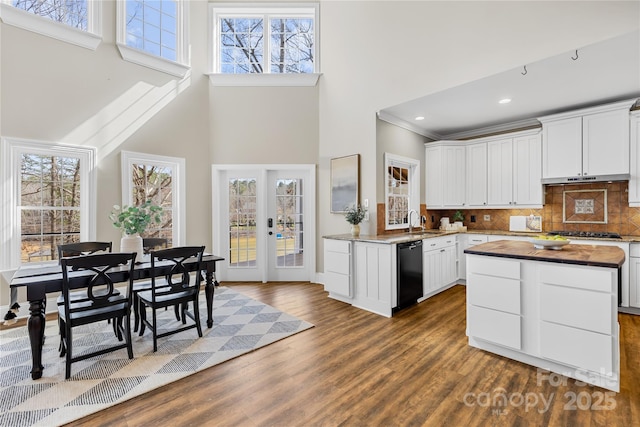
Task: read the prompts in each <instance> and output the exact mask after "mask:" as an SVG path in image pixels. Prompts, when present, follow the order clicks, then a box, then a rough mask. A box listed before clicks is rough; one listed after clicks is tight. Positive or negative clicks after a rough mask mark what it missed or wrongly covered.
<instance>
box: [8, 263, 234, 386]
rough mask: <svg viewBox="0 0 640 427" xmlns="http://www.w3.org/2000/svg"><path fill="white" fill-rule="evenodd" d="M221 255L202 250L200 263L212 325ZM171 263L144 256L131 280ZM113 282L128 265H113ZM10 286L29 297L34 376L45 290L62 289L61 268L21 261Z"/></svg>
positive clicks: (78, 278)
mask: <svg viewBox="0 0 640 427" xmlns="http://www.w3.org/2000/svg"><path fill="white" fill-rule="evenodd" d="M223 260H224V258H222V257H219V256H217V255H213V254H205V255H203V257H202V263H201V265H200V268H201V270H202V271H203V272H204V273H205V286H204V291H205V296H206V300H207V327H209V328H211V327H212V326H213V313H212V311H213V294H214V288H215V286H218V281H217V279H216V277H215V273H216V263H217V262H218V261H223ZM172 265H173V264H172V263H170V262H167V261H165V262H160V263H158V262H156V265H155V269H152V268H151V261H150V259H149V256H148V255H146V256H144V257H143V258H142V259H141V261H140V262H136V265H135V267H134V270H133V280H142V279H150V278H151V277H152V276H156V277H159V276H165V275H166V274H168V273H169V271H170V269H171V267H172ZM184 266H185V267H186V268H187V270H188V271H190V272H194V271H196V270H197V261H196V259H190V260H185V262H184ZM69 274H70V277H74V283H81V282H82V277H86V278H87V282H88V281H89V280H90V278H91V277H92V275H93V274H92V272H87V271H71V272H69ZM108 275H109V277H110V278H111V280H113V282H114V283H120V282H127V281H129V268H128V267H126V266H123V267H121V268H117V269H113V270H111V271H110V272H109V273H108ZM10 286H11V287H12V288H21V287H25V288H26V290H27V300H28V301H29V319H28V320H27V330H28V333H29V341H30V344H31V357H32V369H31V378H32V379H34V380H37V379H38V378H41V377H42V372H43V370H44V367H43V365H42V346H43V343H44V329H45V306H46V296H47V294H48V293H53V292H60V291H62V270H61V267H60V265H59V264H58V261H45V262H42V263H37V264H33V263H32V264H25V265H23V266H21V267H20V268H18V270H16V272H15V273H14V274H13V276H12V278H11V281H10Z"/></svg>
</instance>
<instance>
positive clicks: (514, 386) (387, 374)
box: [71, 283, 640, 427]
mask: <svg viewBox="0 0 640 427" xmlns="http://www.w3.org/2000/svg"><path fill="white" fill-rule="evenodd" d="M223 285H225V286H229V287H232V288H233V289H234V290H236V291H238V292H242V293H244V294H246V295H249V296H251V297H252V298H255V299H258V300H260V301H262V302H265V303H267V304H270V305H272V306H274V307H277V308H279V309H280V310H283V311H285V312H287V313H290V314H292V315H295V316H298V317H300V318H302V319H304V320H307V321H309V322H311V323H313V324H314V325H315V327H314V328H312V329H310V330H308V331H305V332H302V333H300V334H297V335H295V336H293V337H290V338H287V339H285V340H283V341H280V342H277V343H275V344H272V345H269V346H267V347H264V348H261V349H259V350H257V351H255V352H253V353H249V354H247V355H244V356H241V357H239V358H236V359H233V360H230V361H228V362H226V363H223V364H221V365H218V366H214V367H212V368H210V369H208V370H205V371H203V372H200V373H198V374H195V375H193V376H191V377H188V378H185V379H183V380H180V381H177V382H175V383H172V384H170V385H168V386H166V387H163V388H160V389H158V390H155V391H153V392H150V393H147V394H145V395H143V396H140V397H138V398H135V399H132V400H129V401H127V402H125V403H122V404H120V405H117V406H114V407H112V408H109V409H107V410H104V411H101V412H99V413H97V414H94V415H92V416H89V417H86V418H84V419H82V420H79V421H77V422H74V423H72V424H71V425H77V426H80V425H82V426H111V425H112V426H142V425H167V426H168V425H171V426H203V425H211V426H421V425H425V426H445V425H450V426H466V427H468V426H546V425H550V426H631V425H638V424H637V422H638V420H640V316H632V315H627V314H621V315H620V316H619V318H620V329H621V369H622V373H621V383H622V388H621V392H620V393H611V392H610V393H609V394H607V391H606V390H604V389H600V388H597V387H592V386H587V385H584V386H579V385H577V384H576V382H575V381H574V380H571V379H567V378H565V377H560V376H557V375H551V376H550V380H540V379H539V378H538V375H537V370H536V368H533V367H530V366H528V365H525V364H522V363H519V362H515V361H512V360H508V359H506V358H503V357H500V356H496V355H493V354H490V353H487V352H484V351H481V350H478V349H475V348H472V347H469V346H468V345H467V338H466V336H465V287H464V286H454V287H453V288H451V289H449V290H447V291H445V292H443V293H441V294H439V295H436V296H434V297H432V298H430V299H428V300H427V301H424V302H422V303H420V304H418V305H416V306H413V307H411V308H409V309H406V310H404V311H401V312H400V313H398V314H397V315H396V316H394V317H393V318H391V319H388V318H384V317H381V316H378V315H375V314H372V313H368V312H366V311H364V310H359V309H356V308H353V307H351V306H349V305H347V304H344V303H341V302H338V301H335V300H332V299H330V298H328V297H327V293H325V292H324V290H323V287H322V286H321V285H318V284H309V283H269V284H262V283H224V284H223ZM558 383H560V384H558ZM574 397H575V399H574ZM502 398H504V399H506V402H504V401H503V400H502ZM634 420H635V421H634Z"/></svg>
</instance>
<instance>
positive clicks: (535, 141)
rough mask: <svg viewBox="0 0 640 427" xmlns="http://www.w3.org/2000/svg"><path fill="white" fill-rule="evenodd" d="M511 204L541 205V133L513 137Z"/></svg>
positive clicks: (542, 195)
mask: <svg viewBox="0 0 640 427" xmlns="http://www.w3.org/2000/svg"><path fill="white" fill-rule="evenodd" d="M513 204H514V205H517V206H527V207H534V206H535V207H542V205H543V204H544V193H543V191H542V135H541V134H540V133H536V134H535V135H522V136H519V137H516V138H514V139H513Z"/></svg>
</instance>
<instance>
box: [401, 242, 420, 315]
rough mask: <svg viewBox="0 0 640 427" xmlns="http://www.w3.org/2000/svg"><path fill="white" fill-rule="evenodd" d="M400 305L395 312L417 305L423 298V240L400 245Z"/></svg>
mask: <svg viewBox="0 0 640 427" xmlns="http://www.w3.org/2000/svg"><path fill="white" fill-rule="evenodd" d="M397 270H398V277H397V286H398V305H397V307H396V308H395V309H394V312H395V311H398V310H402V309H403V308H405V307H409V306H410V305H413V304H415V303H416V302H417V301H418V298H421V297H422V295H423V294H422V240H418V241H416V242H407V243H400V244H399V245H398V257H397Z"/></svg>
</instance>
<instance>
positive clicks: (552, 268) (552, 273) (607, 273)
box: [540, 264, 617, 293]
mask: <svg viewBox="0 0 640 427" xmlns="http://www.w3.org/2000/svg"><path fill="white" fill-rule="evenodd" d="M613 273H614V271H613V270H612V269H608V268H599V267H592V268H589V267H586V266H580V267H571V266H565V265H551V264H545V265H542V266H541V267H540V282H542V283H548V284H552V285H561V286H569V287H572V288H580V289H589V290H592V291H599V292H609V293H612V292H614V291H615V287H617V283H615V281H614V280H613Z"/></svg>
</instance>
